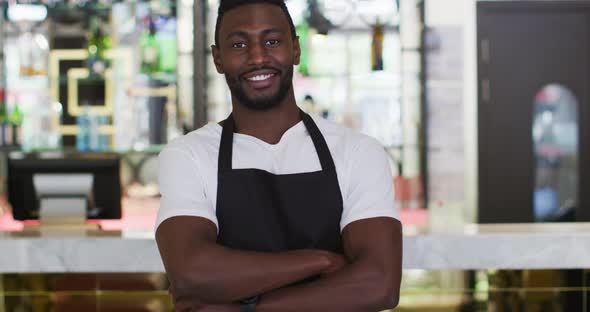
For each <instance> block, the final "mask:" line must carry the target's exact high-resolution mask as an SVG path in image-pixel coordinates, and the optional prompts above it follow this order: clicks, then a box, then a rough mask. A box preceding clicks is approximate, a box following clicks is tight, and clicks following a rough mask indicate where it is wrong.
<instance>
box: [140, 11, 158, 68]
mask: <svg viewBox="0 0 590 312" xmlns="http://www.w3.org/2000/svg"><path fill="white" fill-rule="evenodd" d="M139 44H140V47H141V72H142V73H144V74H148V75H151V74H154V73H157V72H159V71H160V56H161V54H162V53H161V51H160V46H159V45H158V37H157V31H156V25H155V23H154V20H153V19H152V18H151V17H150V18H149V22H148V29H147V30H146V31H145V32H144V33H143V34H142V36H141V38H140V41H139Z"/></svg>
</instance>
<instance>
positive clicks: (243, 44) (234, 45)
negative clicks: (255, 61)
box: [231, 42, 246, 49]
mask: <svg viewBox="0 0 590 312" xmlns="http://www.w3.org/2000/svg"><path fill="white" fill-rule="evenodd" d="M231 46H232V48H235V49H243V48H245V47H246V44H245V43H243V42H237V43H233V44H232V45H231Z"/></svg>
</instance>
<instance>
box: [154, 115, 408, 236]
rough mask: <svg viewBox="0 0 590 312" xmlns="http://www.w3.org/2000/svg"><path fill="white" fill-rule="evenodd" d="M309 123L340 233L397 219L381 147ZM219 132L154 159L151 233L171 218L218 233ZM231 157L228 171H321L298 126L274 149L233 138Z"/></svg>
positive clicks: (190, 138) (205, 131)
mask: <svg viewBox="0 0 590 312" xmlns="http://www.w3.org/2000/svg"><path fill="white" fill-rule="evenodd" d="M312 118H313V119H314V121H315V123H316V124H317V125H318V128H319V129H320V131H321V132H322V135H323V136H324V138H325V140H326V142H327V144H328V147H329V149H330V152H331V154H332V158H333V160H334V164H335V166H336V172H337V175H338V183H339V185H340V191H341V193H342V199H343V211H342V218H341V220H340V229H341V230H342V229H344V227H346V225H348V224H349V223H351V222H353V221H357V220H361V219H367V218H373V217H391V218H397V216H398V214H397V210H396V207H395V206H394V196H393V177H392V174H391V170H390V167H389V161H388V158H387V154H386V152H385V150H384V149H383V147H382V146H381V145H380V144H379V143H378V142H377V141H376V140H375V139H373V138H371V137H368V136H365V135H362V134H358V133H355V132H353V131H352V130H349V129H347V128H344V127H342V126H340V125H338V124H336V123H333V122H329V121H327V120H324V119H321V118H319V117H312ZM221 131H222V127H221V126H220V125H219V124H214V123H211V124H208V125H206V126H204V127H203V128H200V129H198V130H195V131H193V132H191V133H189V134H187V135H185V136H183V137H181V138H178V139H176V140H174V141H172V142H170V143H169V144H168V145H167V146H166V148H164V150H163V151H162V152H161V153H160V156H159V161H160V163H159V184H160V193H161V195H162V198H161V201H160V209H159V211H158V217H157V220H156V228H157V227H158V226H159V225H160V224H161V223H162V222H163V221H164V220H166V219H168V218H171V217H174V216H196V217H203V218H206V219H209V220H211V221H212V222H213V223H215V225H216V226H218V227H219V225H218V222H217V216H216V213H215V209H216V201H217V163H218V155H219V144H220V140H221ZM232 157H233V159H232V163H233V167H232V168H234V169H247V168H253V169H261V170H265V171H268V172H270V173H272V174H277V175H278V174H292V173H303V172H313V171H318V170H321V165H320V161H319V158H318V155H317V153H316V150H315V147H314V145H313V142H312V140H311V137H310V136H309V133H308V132H307V129H306V128H305V125H304V124H303V122H299V123H298V124H296V125H295V126H293V127H292V128H290V129H289V130H287V132H285V134H284V135H283V137H282V138H281V140H280V142H279V143H277V144H274V145H272V144H268V143H266V142H264V141H262V140H259V139H257V138H255V137H253V136H249V135H244V134H239V133H235V134H234V145H233V156H232ZM310 218H313V216H310Z"/></svg>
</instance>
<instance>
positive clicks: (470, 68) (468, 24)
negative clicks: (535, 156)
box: [426, 0, 477, 226]
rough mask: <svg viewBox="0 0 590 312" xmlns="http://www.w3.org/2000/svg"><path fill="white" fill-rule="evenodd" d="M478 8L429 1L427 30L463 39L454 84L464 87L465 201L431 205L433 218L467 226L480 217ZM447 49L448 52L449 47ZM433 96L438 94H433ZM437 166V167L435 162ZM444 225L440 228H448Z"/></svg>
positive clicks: (464, 0) (471, 3)
mask: <svg viewBox="0 0 590 312" xmlns="http://www.w3.org/2000/svg"><path fill="white" fill-rule="evenodd" d="M475 7H476V0H426V25H427V27H429V28H432V29H437V28H451V29H452V28H456V27H457V28H459V29H461V30H460V31H461V32H462V37H463V38H462V43H463V44H462V46H459V47H457V53H458V54H459V53H460V54H462V57H463V61H462V62H461V63H462V68H457V70H458V71H462V73H461V76H462V79H461V80H460V81H454V82H451V83H460V84H461V86H460V87H461V88H459V89H461V91H460V92H462V95H461V99H462V109H463V111H462V114H463V116H462V118H463V122H462V124H463V125H462V127H463V129H462V130H463V131H462V133H463V153H464V160H463V168H462V170H463V175H464V177H463V187H464V195H463V197H464V198H463V200H459V201H451V202H448V203H444V206H443V204H441V203H437V202H431V203H430V207H431V215H432V219H436V218H439V219H440V218H442V219H445V220H444V223H448V218H449V217H455V219H456V218H459V219H462V222H467V223H470V222H475V221H476V216H477V57H476V56H477V55H476V53H477V52H476V51H477V49H476V16H475V13H476V11H475ZM443 40H444V38H443ZM445 48H447V49H448V47H445ZM447 53H449V51H447ZM450 53H452V51H451V52H450ZM442 82H443V81H440V82H437V81H436V77H433V78H432V79H431V80H430V83H433V84H434V83H442ZM446 83H448V81H447V82H446ZM431 96H436V95H435V94H431ZM434 101H436V99H434ZM434 101H433V102H434ZM449 113H454V112H449ZM433 118H436V116H433ZM436 148H439V149H440V148H445V146H444V145H443V146H437V147H436ZM439 152H440V151H438V152H437V151H434V152H432V154H433V156H434V155H435V154H436V153H439ZM434 163H435V164H436V160H435V162H434ZM431 169H432V168H431ZM438 183H440V182H438ZM432 200H436V198H432ZM439 221H441V220H439ZM444 223H443V224H441V226H445V224H444Z"/></svg>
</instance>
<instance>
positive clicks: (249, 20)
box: [219, 3, 290, 40]
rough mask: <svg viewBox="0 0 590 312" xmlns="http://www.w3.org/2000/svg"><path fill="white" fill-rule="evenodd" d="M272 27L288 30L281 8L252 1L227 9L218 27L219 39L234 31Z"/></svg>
mask: <svg viewBox="0 0 590 312" xmlns="http://www.w3.org/2000/svg"><path fill="white" fill-rule="evenodd" d="M269 28H274V29H278V30H281V31H285V32H290V30H289V28H290V27H289V21H288V20H287V16H286V15H285V13H284V12H283V10H282V9H281V8H280V7H279V6H277V5H274V4H268V3H253V4H246V5H242V6H239V7H236V8H234V9H232V10H229V11H228V12H227V13H225V15H224V16H223V20H222V22H221V25H220V28H219V34H220V39H222V40H223V39H224V38H225V36H227V35H228V34H231V33H234V32H246V33H250V32H253V33H256V32H259V31H262V30H265V29H269Z"/></svg>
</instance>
